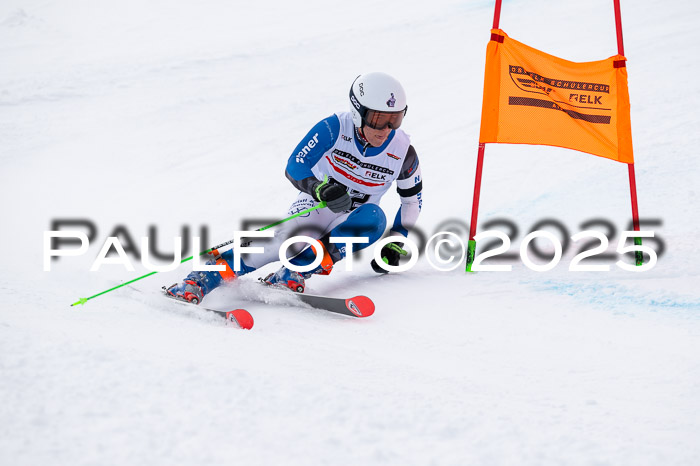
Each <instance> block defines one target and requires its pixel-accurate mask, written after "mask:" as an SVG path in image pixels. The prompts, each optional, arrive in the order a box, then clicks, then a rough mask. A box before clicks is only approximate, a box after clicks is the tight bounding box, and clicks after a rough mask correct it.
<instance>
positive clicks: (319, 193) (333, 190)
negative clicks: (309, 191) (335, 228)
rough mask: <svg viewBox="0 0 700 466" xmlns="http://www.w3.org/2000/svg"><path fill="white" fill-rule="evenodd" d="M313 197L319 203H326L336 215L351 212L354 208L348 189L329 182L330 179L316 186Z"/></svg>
mask: <svg viewBox="0 0 700 466" xmlns="http://www.w3.org/2000/svg"><path fill="white" fill-rule="evenodd" d="M313 196H314V197H315V198H316V200H317V201H319V202H325V203H326V206H327V207H328V208H329V209H331V212H334V213H336V214H337V213H340V212H345V211H346V210H350V208H351V207H352V199H350V195H348V188H346V187H345V186H343V185H342V184H340V183H337V182H333V183H331V182H329V181H328V177H325V178H324V180H323V181H319V182H318V183H316V184H315V185H314V187H313Z"/></svg>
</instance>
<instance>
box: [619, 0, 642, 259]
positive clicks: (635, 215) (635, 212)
mask: <svg viewBox="0 0 700 466" xmlns="http://www.w3.org/2000/svg"><path fill="white" fill-rule="evenodd" d="M613 3H614V5H615V29H616V30H617V53H619V54H620V55H623V56H624V55H625V45H624V43H623V41H622V13H621V11H620V0H613ZM627 171H628V172H629V179H630V198H631V199H632V225H633V228H634V231H639V209H638V207H637V183H636V181H635V176H634V163H628V164H627ZM634 244H636V245H637V246H641V244H642V238H641V237H639V236H635V238H634ZM635 259H636V263H637V265H642V264H643V261H644V256H643V255H642V251H635Z"/></svg>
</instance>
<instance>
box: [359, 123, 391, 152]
mask: <svg viewBox="0 0 700 466" xmlns="http://www.w3.org/2000/svg"><path fill="white" fill-rule="evenodd" d="M391 131H392V129H391V128H389V127H388V126H387V127H386V128H384V129H374V128H370V127H369V126H367V125H365V126H364V127H363V128H362V132H363V134H364V136H365V139H367V142H369V143H370V144H372V145H373V146H374V147H379V146H381V145H382V144H384V142H386V138H388V137H389V133H391Z"/></svg>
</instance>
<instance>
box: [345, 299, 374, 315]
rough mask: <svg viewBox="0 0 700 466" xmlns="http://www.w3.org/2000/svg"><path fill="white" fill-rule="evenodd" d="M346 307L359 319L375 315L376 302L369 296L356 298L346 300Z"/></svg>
mask: <svg viewBox="0 0 700 466" xmlns="http://www.w3.org/2000/svg"><path fill="white" fill-rule="evenodd" d="M345 306H347V308H348V310H349V311H350V312H352V313H353V314H355V315H356V316H357V317H369V316H371V315H372V314H374V302H373V301H372V300H371V299H369V298H368V297H367V296H355V297H354V298H348V299H346V300H345Z"/></svg>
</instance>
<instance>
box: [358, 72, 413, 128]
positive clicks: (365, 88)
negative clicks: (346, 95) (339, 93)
mask: <svg viewBox="0 0 700 466" xmlns="http://www.w3.org/2000/svg"><path fill="white" fill-rule="evenodd" d="M407 109H408V106H407V105H406V92H405V91H404V90H403V86H401V83H400V82H399V81H398V80H397V79H396V78H394V77H392V76H389V75H388V74H386V73H379V72H374V73H366V74H361V75H360V76H358V77H357V78H356V79H355V81H354V82H353V83H352V86H350V111H351V112H352V121H353V123H354V124H355V126H357V127H358V128H362V127H363V126H365V125H367V126H369V127H370V128H375V129H383V128H386V127H387V126H389V127H391V129H396V128H398V127H399V126H401V121H403V117H404V115H406V110H407Z"/></svg>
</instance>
